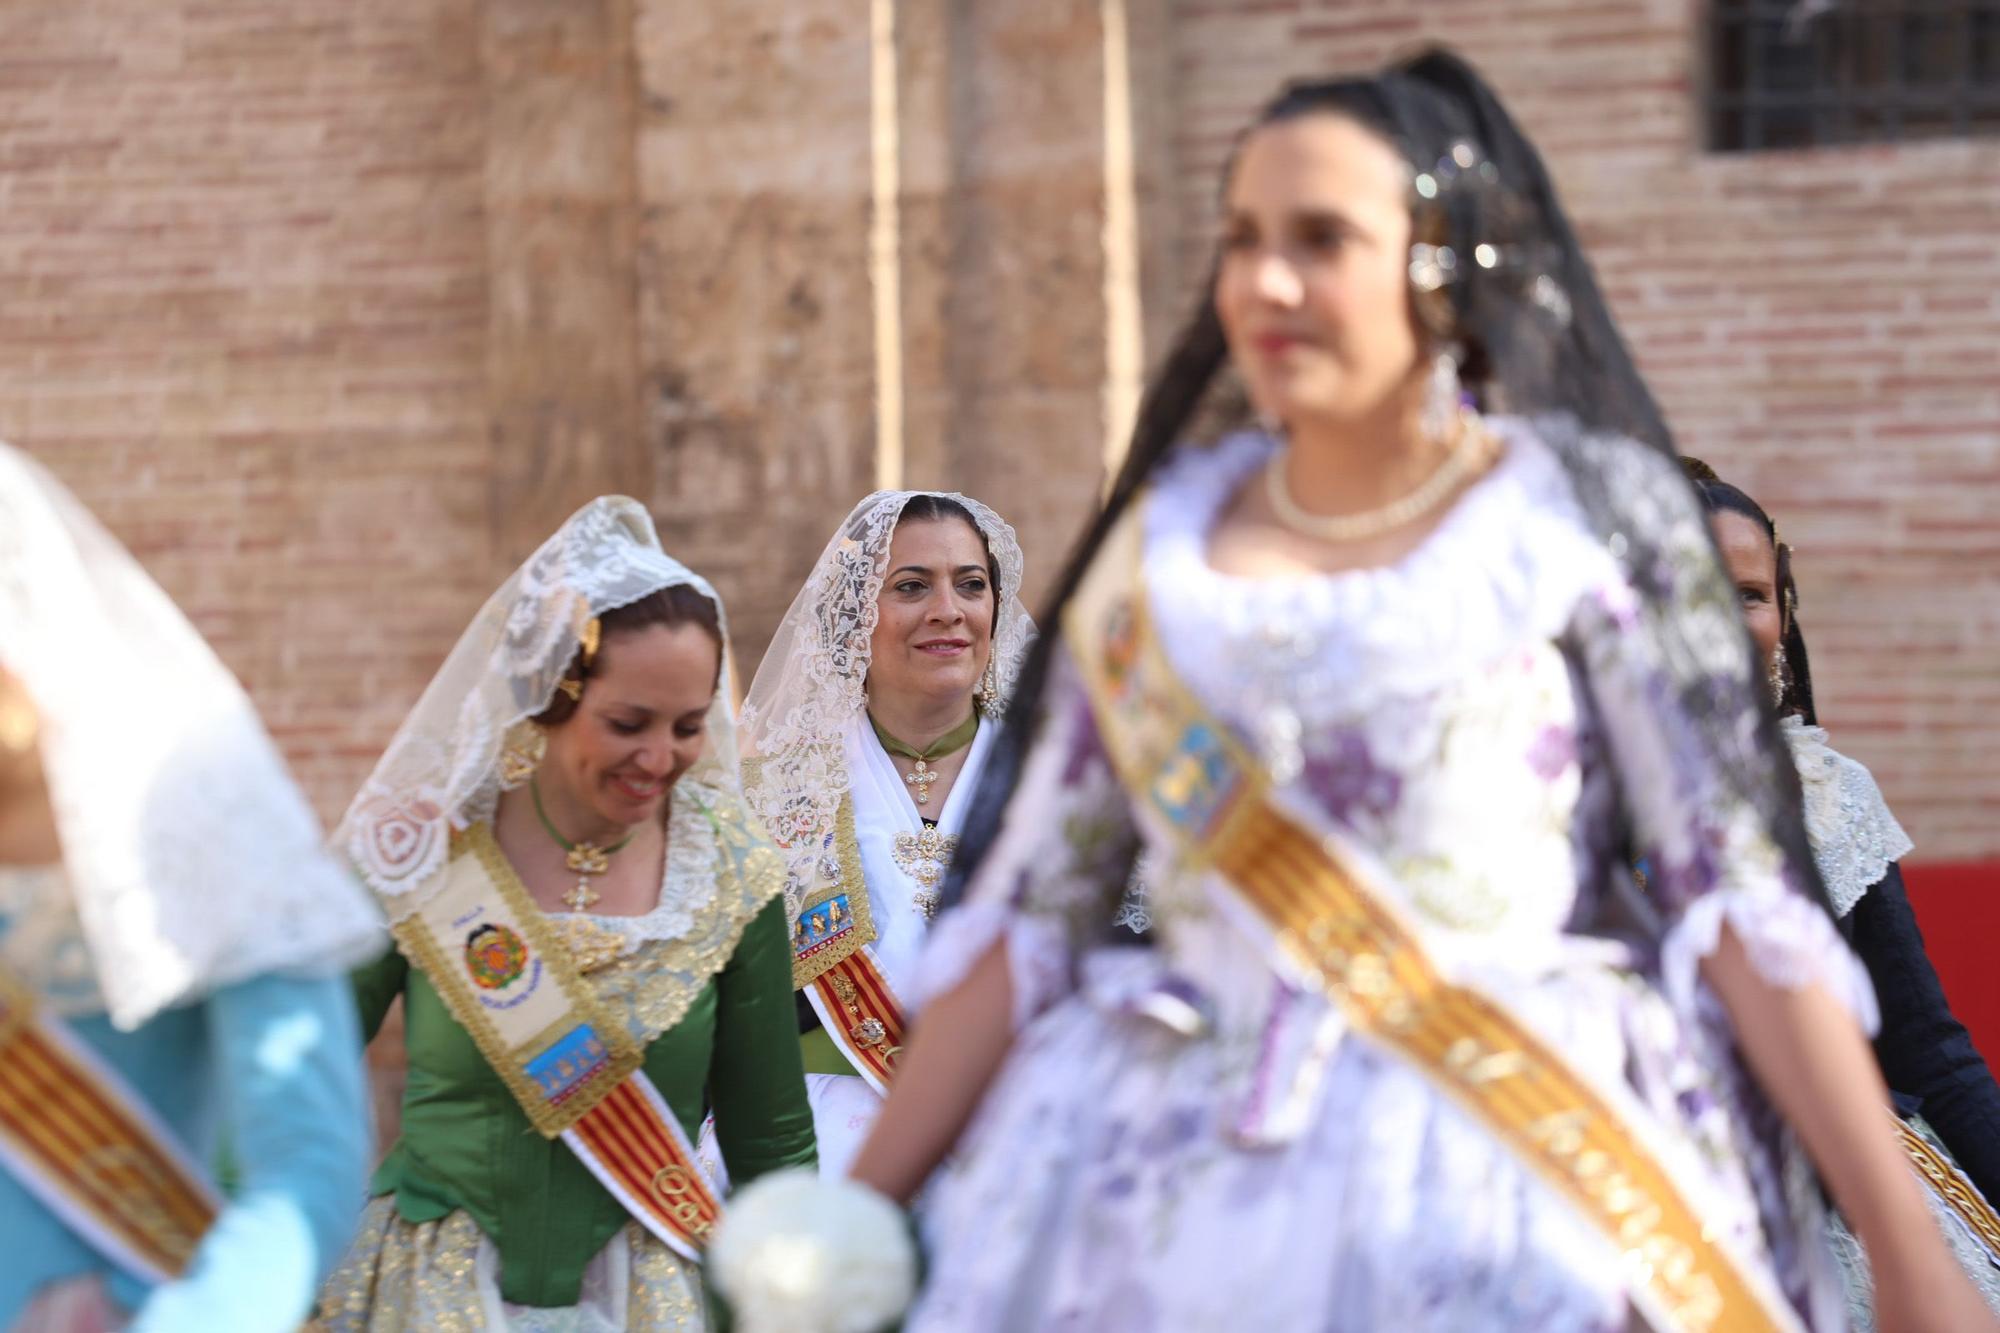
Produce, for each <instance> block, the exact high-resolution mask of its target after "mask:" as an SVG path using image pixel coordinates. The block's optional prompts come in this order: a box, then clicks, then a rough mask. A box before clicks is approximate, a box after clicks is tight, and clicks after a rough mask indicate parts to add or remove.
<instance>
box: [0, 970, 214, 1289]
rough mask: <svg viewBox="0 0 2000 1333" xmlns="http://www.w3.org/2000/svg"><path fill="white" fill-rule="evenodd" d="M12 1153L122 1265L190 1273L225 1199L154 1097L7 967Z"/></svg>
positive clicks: (2, 980) (6, 1081)
mask: <svg viewBox="0 0 2000 1333" xmlns="http://www.w3.org/2000/svg"><path fill="white" fill-rule="evenodd" d="M0 1162H4V1164H5V1166H6V1168H7V1169H8V1170H9V1171H10V1172H12V1173H13V1175H14V1178H15V1179H16V1180H18V1181H20V1182H21V1185H22V1187H23V1188H25V1189H26V1190H27V1191H28V1192H29V1193H30V1194H32V1195H34V1196H35V1197H36V1198H37V1199H40V1200H41V1201H42V1203H43V1204H44V1205H46V1206H47V1207H48V1209H49V1210H50V1211H51V1212H53V1213H55V1214H56V1216H58V1217H60V1218H62V1220H63V1221H64V1222H65V1223H67V1224H68V1225H69V1227H70V1228H71V1229H72V1230H74V1231H75V1232H76V1233H77V1234H78V1235H80V1236H82V1237H83V1238H84V1239H85V1240H87V1241H88V1242H90V1244H91V1245H92V1246H94V1247H95V1248H96V1249H97V1250H98V1252H99V1253H101V1254H103V1255H104V1256H105V1257H106V1258H107V1259H109V1260H111V1261H112V1262H113V1263H115V1264H117V1265H118V1267H119V1268H121V1269H123V1270H124V1271H125V1272H127V1273H130V1274H131V1275H132V1276H134V1277H136V1278H138V1279H140V1280H141V1281H145V1282H164V1281H167V1280H168V1279H170V1278H174V1277H177V1276H179V1275H180V1273H181V1272H182V1270H183V1269H185V1268H186V1267H187V1264H188V1260H189V1259H190V1258H191V1257H192V1256H193V1254H194V1250H195V1246H196V1245H198V1244H199V1243H200V1241H201V1238H202V1236H203V1235H204V1234H205V1233H206V1232H207V1231H208V1228H209V1227H210V1225H212V1224H213V1223H214V1221H215V1217H216V1214H217V1213H218V1212H220V1211H221V1207H222V1202H221V1199H220V1198H219V1197H218V1196H217V1194H216V1193H215V1191H214V1190H213V1189H212V1188H211V1187H210V1186H209V1184H208V1182H207V1180H206V1179H204V1178H203V1176H202V1173H201V1171H200V1170H199V1169H198V1168H197V1167H196V1166H195V1165H194V1163H193V1162H192V1161H190V1160H189V1159H188V1157H187V1155H186V1154H185V1153H184V1152H182V1151H181V1148H180V1146H179V1144H177V1143H176V1142H175V1140H174V1137H173V1134H172V1133H171V1131H169V1130H168V1129H167V1128H166V1126H164V1125H162V1124H161V1123H160V1122H159V1120H158V1119H156V1118H155V1117H154V1115H153V1113H152V1111H151V1109H150V1108H148V1107H147V1105H146V1103H145V1101H144V1099H143V1098H141V1097H140V1096H139V1095H138V1093H137V1092H135V1091H134V1090H133V1089H132V1088H131V1087H129V1086H128V1085H127V1084H126V1082H125V1080H124V1079H122V1078H120V1077H119V1076H118V1075H117V1073H116V1072H114V1071H113V1070H112V1069H111V1068H110V1067H109V1066H107V1065H105V1064H104V1063H103V1062H102V1061H100V1060H99V1059H98V1058H97V1056H96V1055H95V1054H93V1053H92V1052H91V1050H90V1048H89V1047H88V1046H86V1045H85V1044H84V1043H83V1042H82V1041H81V1040H80V1039H78V1038H77V1037H76V1036H75V1035H74V1034H73V1033H71V1032H70V1031H69V1030H68V1029H67V1028H65V1027H64V1026H63V1024H62V1023H61V1022H60V1021H59V1020H57V1018H56V1017H55V1016H54V1015H53V1014H50V1013H47V1012H46V1011H38V1009H37V1006H36V1003H35V994H34V992H33V991H32V990H30V989H29V988H28V986H27V985H26V984H25V983H23V982H22V981H21V980H20V979H19V978H16V977H13V976H10V975H8V974H7V973H6V972H5V971H0Z"/></svg>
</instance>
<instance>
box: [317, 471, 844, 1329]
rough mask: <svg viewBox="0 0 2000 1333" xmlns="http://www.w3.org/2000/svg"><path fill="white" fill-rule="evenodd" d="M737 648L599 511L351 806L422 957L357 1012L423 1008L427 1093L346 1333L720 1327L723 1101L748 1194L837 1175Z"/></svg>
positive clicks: (472, 641) (366, 1257) (407, 937)
mask: <svg viewBox="0 0 2000 1333" xmlns="http://www.w3.org/2000/svg"><path fill="white" fill-rule="evenodd" d="M726 642H727V635H726V633H725V630H724V625H723V619H722V607H721V603H720V601H719V600H718V599H717V597H716V595H715V592H714V590H713V589H711V588H710V587H709V585H708V584H707V583H706V582H704V581H703V580H702V579H701V578H700V577H698V576H697V575H695V574H694V573H693V572H692V571H690V570H688V569H687V568H686V567H685V566H682V565H681V564H679V563H678V562H677V561H675V560H673V559H672V558H670V557H669V556H667V555H666V554H665V553H664V552H662V551H661V550H660V546H659V541H658V538H657V537H656V536H655V534H654V531H653V525H652V522H651V520H650V518H649V517H648V516H647V514H646V512H645V510H644V509H643V508H642V507H641V506H640V505H638V504H637V503H636V502H634V501H632V500H628V499H624V498H622V497H607V498H604V499H599V500H596V501H593V502H592V503H591V504H589V505H586V506H585V507H584V508H583V509H581V510H579V511H578V512H577V513H576V515H575V516H573V517H572V518H571V519H570V520H569V522H568V523H566V524H564V526H563V528H562V529H561V531H559V532H557V533H556V535H555V536H554V537H552V538H550V539H549V540H548V541H547V542H546V543H544V544H543V546H542V547H541V549H540V550H538V551H537V552H536V553H535V554H534V556H533V557H531V558H530V559H529V561H528V562H527V563H526V564H525V565H523V566H522V567H521V569H520V570H519V571H517V572H516V573H515V575H514V576H513V577H512V578H510V579H509V580H508V581H507V582H506V584H504V585H503V586H502V587H501V588H500V590H499V591H498V592H497V593H495V594H494V595H493V597H492V598H491V599H489V600H488V602H487V603H486V605H485V607H484V608H482V610H481V611H480V613H479V615H478V617H477V618H476V619H475V620H474V622H473V624H472V626H471V627H470V628H469V629H468V630H467V631H466V633H465V635H464V637H463V638H461V639H460V641H459V644H458V646H457V648H456V649H454V650H453V652H452V654H451V656H450V658H448V659H447V660H446V662H445V664H444V666H443V667H442V668H441V669H440V671H439V672H438V675H437V677H436V679H435V680H433V681H432V682H431V685H430V687H429V688H428V689H427V690H426V691H425V693H424V696H423V698H422V699H421V700H420V701H419V702H418V704H417V707H416V709H415V711H414V712H413V713H412V714H411V715H410V717H409V719H408V720H407V721H406V722H405V723H404V725H403V728H402V730H401V731H400V732H398V734H397V736H396V739H395V741H394V742H393V743H392V744H391V745H390V747H389V750H388V752H387V753H386V754H385V755H384V756H383V758H382V761H381V763H380V764H379V765H378V766H377V767H376V770H375V772H374V774H373V776H371V777H370V778H369V780H368V782H367V784H366V785H365V786H364V787H363V788H362V790H361V792H360V794H359V795H358V796H357V797H356V798H355V801H354V804H353V806H352V807H351V808H350V809H349V811H348V813H347V817H346V819H345V821H344V822H343V824H342V826H341V830H340V833H339V835H338V840H339V843H340V845H341V846H342V848H343V849H344V850H345V851H346V852H347V853H348V855H349V856H350V857H351V858H352V860H353V861H354V864H355V866H356V867H357V869H358V870H359V871H360V872H361V874H362V876H363V877H364V878H365V879H366V880H367V881H368V883H369V884H370V886H371V887H372V888H373V889H374V890H375V892H376V893H377V895H378V897H379V898H380V899H381V901H382V904H383V907H384V909H385V911H386V912H387V914H388V916H389V918H390V921H391V923H392V926H393V928H394V931H395V934H396V939H397V945H398V948H397V951H396V952H394V953H392V954H390V955H389V956H388V957H386V958H384V959H383V960H382V961H381V962H379V963H377V964H375V965H374V966H372V967H370V968H367V969H365V970H363V971H362V972H361V973H359V974H358V975H357V978H356V991H357V994H358V996H359V1000H360V1005H361V1012H362V1022H363V1024H364V1026H365V1029H366V1031H367V1032H368V1033H369V1034H370V1035H372V1034H373V1033H374V1032H375V1030H376V1029H377V1028H378V1027H379V1025H380V1024H381V1021H382V1018H383V1016H384V1014H385V1013H386V1012H387V1010H388V1008H389V1006H390V1004H391V1002H392V1001H393V1000H394V999H395V998H396V997H397V996H398V995H401V996H402V997H403V998H404V1004H405V1023H406V1028H405V1031H406V1040H407V1045H408V1052H409V1082H408V1086H407V1089H406V1091H405V1093H404V1097H403V1109H402V1137H401V1138H400V1139H399V1140H398V1141H397V1142H396V1144H395V1145H394V1146H393V1147H392V1148H391V1149H390V1151H389V1154H388V1157H387V1159H386V1160H385V1161H384V1162H383V1163H382V1165H381V1167H380V1168H379V1169H378V1170H377V1171H376V1173H375V1178H374V1181H373V1186H372V1189H373V1193H374V1194H375V1196H376V1197H375V1198H374V1199H373V1201H372V1202H371V1203H370V1204H369V1206H368V1210H367V1212H366V1214H365V1216H364V1219H363V1223H362V1227H361V1231H360V1235H359V1238H358V1239H357V1240H356V1241H355V1243H354V1246H353V1248H352V1249H351V1250H350V1252H349V1254H348V1256H347V1258H346V1260H345V1261H344V1262H343V1264H342V1265H341V1267H340V1268H339V1270H338V1271H337V1272H336V1273H335V1274H334V1276H333V1278H332V1279H331V1280H330V1281H329V1283H328V1285H327V1288H326V1290H325V1292H324V1293H323V1297H322V1301H321V1319H322V1321H323V1323H324V1324H325V1325H326V1326H327V1327H328V1328H330V1329H336V1330H345V1329H369V1330H389V1329H404V1328H409V1329H430V1328H442V1327H452V1328H474V1329H557V1328H559V1329H566V1330H570V1329H574V1330H597V1329H626V1328H629V1329H655V1328H666V1327H673V1328H676V1329H686V1328H700V1327H702V1326H703V1322H704V1307H703V1300H702V1293H701V1286H700V1282H699V1276H698V1273H697V1265H696V1262H695V1261H696V1259H697V1258H698V1256H699V1252H700V1246H701V1242H702V1240H703V1239H704V1237H705V1232H706V1229H707V1226H708V1224H709V1222H710V1221H712V1219H713V1188H712V1186H710V1185H709V1183H708V1182H707V1180H706V1178H705V1177H704V1176H702V1175H701V1173H700V1168H699V1166H698V1165H695V1164H694V1162H693V1158H692V1149H691V1144H690V1140H689V1138H688V1135H689V1134H690V1133H691V1132H692V1131H693V1129H694V1128H695V1126H697V1125H698V1124H699V1122H700V1119H701V1115H702V1108H703V1099H704V1097H703V1094H704V1089H706V1091H707V1097H708V1100H709V1101H710V1102H711V1103H712V1105H713V1106H714V1108H715V1115H716V1124H717V1130H718V1138H719V1141H720V1145H721V1149H722V1155H723V1159H724V1161H725V1162H726V1164H727V1166H728V1168H729V1171H730V1173H731V1175H732V1176H733V1177H734V1178H735V1179H736V1180H739V1181H745V1180H749V1179H752V1178H754V1177H756V1176H758V1175H761V1174H763V1173H765V1172H767V1171H771V1170H773V1169H776V1168H779V1167H785V1166H797V1165H806V1164H810V1163H811V1162H812V1161H813V1160H814V1144H813V1132H812V1115H811V1112H810V1110H809V1108H808V1106H807V1102H806V1095H805V1085H804V1082H803V1078H802V1075H801V1070H800V1061H799V1049H798V1042H797V1031H796V1027H795V1023H794V1017H793V1009H792V997H791V964H790V953H789V949H788V937H787V932H786V924H785V908H784V900H783V896H782V888H783V869H782V865H781V863H780V862H779V860H778V858H777V855H776V853H775V852H774V851H773V849H772V848H771V847H770V846H769V844H768V843H767V842H766V841H765V839H764V835H763V833H762V831H761V829H760V828H759V827H758V826H757V824H756V822H755V821H754V820H753V819H751V818H750V817H749V816H748V815H747V813H746V812H745V810H744V808H743V805H742V798H741V794H740V791H739V789H738V785H737V778H736V762H737V756H736V745H735V736H734V723H733V721H732V719H731V716H730V711H729V700H730V697H731V691H730V689H729V685H728V678H727V673H728V665H727V654H726V652H725V650H724V647H723V645H724V644H725V643H726ZM537 1131H539V1132H537ZM704 1210H706V1211H704Z"/></svg>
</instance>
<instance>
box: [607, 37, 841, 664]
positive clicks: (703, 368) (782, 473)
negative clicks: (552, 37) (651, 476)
mask: <svg viewBox="0 0 2000 1333" xmlns="http://www.w3.org/2000/svg"><path fill="white" fill-rule="evenodd" d="M636 32H637V39H636V45H637V50H638V65H639V83H640V89H641V96H642V107H641V117H640V134H639V196H640V209H641V212H640V242H639V254H640V264H639V271H640V283H639V291H640V345H641V347H642V349H643V351H642V360H643V373H644V389H643V396H644V399H645V405H646V433H647V436H648V439H649V442H650V447H651V448H652V450H653V451H654V457H655V461H656V477H657V481H656V484H655V486H654V489H653V494H652V499H653V506H654V510H655V512H656V513H657V515H658V516H659V519H660V526H661V535H662V538H663V539H664V540H665V542H666V544H667V546H668V548H669V549H670V550H672V551H673V552H674V553H675V554H676V555H678V556H680V557H681V558H683V559H685V560H686V561H687V562H688V563H689V564H691V565H693V566H695V567H696V568H697V569H700V570H701V571H702V572H703V573H705V574H707V575H708V576H709V577H710V578H711V579H712V580H714V581H715V583H716V584H717V587H718V588H719V590H720V591H721V592H722V594H723V596H724V599H725V600H726V601H727V602H728V604H729V609H730V614H731V617H732V621H733V624H732V628H733V630H734V634H735V639H736V646H737V649H738V655H739V661H740V663H741V665H742V668H743V670H744V673H745V675H746V677H747V675H748V673H749V671H750V670H752V669H754V667H755V665H756V661H757V658H758V655H759V654H761V652H762V651H763V648H764V645H765V643H766V641H767V640H768V638H769V636H770V632H771V630H772V629H773V628H775V626H776V624H777V620H778V618H779V616H780V615H781V614H782V613H783V611H784V609H785V607H786V606H787V605H788V604H789V603H790V601H791V599H792V596H793V595H794V594H795V593H796V592H797V590H798V586H799V583H800V582H801V580H802V579H803V578H804V576H805V573H806V570H807V569H808V568H809V567H810V565H811V563H812V561H813V559H814V557H815V556H817V555H818V554H819V550H820V548H821V546H822V545H823V544H824V543H825V541H826V539H827V537H828V535H829V534H830V533H831V532H832V530H833V527H834V525H835V523H836V522H838V520H839V519H840V518H841V517H842V516H844V515H845V513H846V512H847V510H848V509H849V508H850V507H851V506H852V505H853V503H854V502H855V501H856V500H857V499H859V498H860V497H861V496H862V495H863V494H865V493H866V492H867V491H868V490H869V489H870V488H871V487H872V485H873V482H874V465H875V464H874V460H875V420H876V417H875V399H874V391H875V383H874V378H875V354H874V342H873V339H874V318H873V314H872V292H871V287H870V282H869V268H868V231H869V216H870V214H869V200H870V191H871V173H870V154H869V143H870V140H869V132H870V115H869V105H870V104H869V74H870V70H869V23H868V4H867V0H732V3H730V4H727V5H709V4H685V3H672V2H669V0H642V3H641V5H640V9H639V15H638V24H637V29H636Z"/></svg>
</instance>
